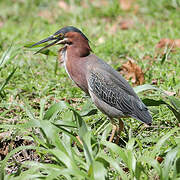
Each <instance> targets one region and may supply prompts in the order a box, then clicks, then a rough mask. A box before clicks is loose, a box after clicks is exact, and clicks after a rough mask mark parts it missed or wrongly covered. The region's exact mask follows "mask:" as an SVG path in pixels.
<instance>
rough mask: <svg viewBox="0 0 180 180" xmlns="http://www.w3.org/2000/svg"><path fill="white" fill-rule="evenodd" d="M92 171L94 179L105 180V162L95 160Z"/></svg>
mask: <svg viewBox="0 0 180 180" xmlns="http://www.w3.org/2000/svg"><path fill="white" fill-rule="evenodd" d="M92 167H93V170H92V173H93V179H94V180H103V179H104V180H105V176H106V173H107V170H106V169H105V168H104V166H103V164H102V163H100V162H98V161H94V162H93V163H92Z"/></svg>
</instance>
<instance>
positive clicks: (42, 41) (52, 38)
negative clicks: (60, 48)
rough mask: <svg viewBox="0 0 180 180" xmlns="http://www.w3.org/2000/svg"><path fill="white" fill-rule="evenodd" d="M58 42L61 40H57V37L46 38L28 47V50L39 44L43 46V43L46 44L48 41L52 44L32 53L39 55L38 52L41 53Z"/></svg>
mask: <svg viewBox="0 0 180 180" xmlns="http://www.w3.org/2000/svg"><path fill="white" fill-rule="evenodd" d="M53 40H55V41H53ZM60 40H61V39H60V38H59V37H58V38H57V37H54V36H50V37H48V38H46V39H43V40H41V41H39V42H37V43H35V44H33V45H32V46H30V48H32V47H34V46H36V45H39V44H43V43H45V42H48V41H53V42H52V43H50V44H48V45H47V46H45V47H43V48H41V49H40V50H39V51H37V52H36V53H34V54H37V53H39V52H42V51H43V50H45V49H46V48H48V47H51V46H53V45H55V44H56V43H57V42H58V41H60Z"/></svg>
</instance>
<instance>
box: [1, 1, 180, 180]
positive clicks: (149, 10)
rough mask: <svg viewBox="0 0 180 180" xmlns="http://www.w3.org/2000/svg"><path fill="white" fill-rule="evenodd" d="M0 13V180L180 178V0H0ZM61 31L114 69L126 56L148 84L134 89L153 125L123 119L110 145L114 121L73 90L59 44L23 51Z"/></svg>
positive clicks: (80, 92) (74, 88)
mask: <svg viewBox="0 0 180 180" xmlns="http://www.w3.org/2000/svg"><path fill="white" fill-rule="evenodd" d="M0 9H1V10H0V42H1V43H0V96H1V97H0V98H1V102H0V168H1V169H0V173H1V174H0V176H1V179H13V180H14V179H15V180H16V179H18V180H19V179H23V180H24V179H48V180H50V179H97V180H98V179H101V180H102V179H123V180H124V179H163V180H164V179H178V178H180V131H179V123H180V122H179V119H180V117H179V113H180V101H179V97H180V78H179V77H180V50H179V47H180V40H179V39H178V38H179V29H180V23H179V19H180V1H179V0H159V1H156V0H151V1H148V0H134V1H133V0H128V1H123V0H119V1H118V0H109V1H106V0H102V1H98V0H85V1H79V0H74V1H73V0H69V1H58V0H55V1H49V0H43V1H42V0H31V1H30V0H26V1H25V0H13V1H12V0H6V1H4V0H1V1H0ZM67 25H73V26H75V27H78V28H79V29H81V30H82V31H83V32H84V33H85V34H86V35H87V37H88V38H89V39H90V42H91V47H92V49H93V52H94V53H95V54H96V55H98V56H99V57H101V58H102V59H104V60H105V61H106V62H107V63H109V64H110V65H111V66H112V67H114V68H115V69H117V70H118V69H119V68H120V67H121V65H122V64H124V63H126V62H127V61H128V60H129V58H131V59H133V62H135V63H136V64H137V65H138V66H139V67H140V68H141V69H142V71H143V72H144V78H145V81H144V82H143V83H144V84H149V85H143V86H139V87H135V90H136V92H138V95H139V96H140V97H141V98H142V99H143V100H144V102H145V103H146V104H148V105H150V107H149V109H150V110H151V114H152V116H153V124H152V127H144V126H140V123H139V122H138V121H136V120H134V119H130V118H129V119H125V120H124V122H125V131H124V132H123V133H122V135H121V138H120V142H119V144H118V145H116V144H114V143H110V142H108V139H109V136H110V133H111V130H112V124H111V122H110V121H109V120H108V119H107V117H106V116H105V115H103V114H102V113H101V112H99V111H97V110H96V108H95V107H94V105H93V104H92V103H91V101H90V99H89V98H88V97H86V95H85V94H84V93H83V92H82V91H81V90H79V89H78V88H77V87H76V86H75V85H72V82H71V80H70V79H69V78H68V76H67V74H66V72H65V70H64V68H63V66H61V65H59V63H58V61H57V56H56V52H57V48H58V47H53V48H51V49H50V51H46V55H44V54H37V55H33V53H34V52H35V51H36V49H35V48H33V49H28V48H26V46H27V45H28V44H32V43H33V42H37V41H39V40H41V39H43V38H46V37H48V36H49V35H51V34H53V33H54V32H56V31H57V30H58V29H60V28H62V27H64V26H67ZM37 49H38V48H37ZM129 82H130V83H131V84H132V81H131V79H129ZM133 85H134V84H133ZM152 85H153V86H152ZM154 87H155V88H154ZM152 105H153V106H152ZM77 136H79V138H80V140H81V141H79V140H78V138H77Z"/></svg>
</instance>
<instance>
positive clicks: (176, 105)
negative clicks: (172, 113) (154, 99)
mask: <svg viewBox="0 0 180 180" xmlns="http://www.w3.org/2000/svg"><path fill="white" fill-rule="evenodd" d="M168 98H169V100H170V102H171V104H172V105H173V106H174V108H175V109H177V110H178V111H179V113H180V99H178V98H176V97H174V96H169V97H168Z"/></svg>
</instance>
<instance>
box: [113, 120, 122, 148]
mask: <svg viewBox="0 0 180 180" xmlns="http://www.w3.org/2000/svg"><path fill="white" fill-rule="evenodd" d="M123 129H124V123H123V121H122V120H121V118H119V128H118V134H117V138H116V142H115V143H116V144H117V145H118V144H119V139H120V135H121V132H122V131H123Z"/></svg>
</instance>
